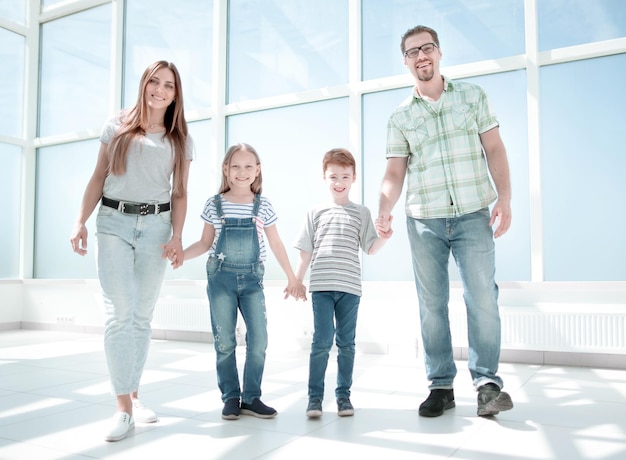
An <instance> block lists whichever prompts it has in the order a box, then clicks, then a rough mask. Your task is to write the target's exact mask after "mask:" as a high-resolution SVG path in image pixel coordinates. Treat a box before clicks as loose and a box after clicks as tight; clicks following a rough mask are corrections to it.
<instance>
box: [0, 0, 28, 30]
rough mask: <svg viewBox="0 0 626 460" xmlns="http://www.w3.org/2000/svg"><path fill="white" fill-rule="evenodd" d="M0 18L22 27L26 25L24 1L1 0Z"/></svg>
mask: <svg viewBox="0 0 626 460" xmlns="http://www.w3.org/2000/svg"><path fill="white" fill-rule="evenodd" d="M0 18H2V19H6V20H8V21H13V22H17V23H18V24H22V25H24V24H25V23H26V2H25V1H24V0H2V3H0Z"/></svg>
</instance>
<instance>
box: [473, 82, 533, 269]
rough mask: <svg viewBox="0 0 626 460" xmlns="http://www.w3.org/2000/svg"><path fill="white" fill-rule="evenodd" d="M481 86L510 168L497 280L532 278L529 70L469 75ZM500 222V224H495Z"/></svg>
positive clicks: (497, 246)
mask: <svg viewBox="0 0 626 460" xmlns="http://www.w3.org/2000/svg"><path fill="white" fill-rule="evenodd" d="M467 81H470V82H472V83H476V84H477V85H480V86H482V87H483V88H484V89H485V91H486V92H487V95H488V97H489V104H490V105H491V106H492V108H493V111H494V112H495V113H496V116H497V117H498V122H499V123H500V135H501V136H502V141H503V142H504V146H505V147H506V151H507V156H508V159H509V169H510V171H511V191H512V196H513V198H512V199H511V212H512V216H513V220H512V222H511V228H510V229H509V231H508V232H507V233H506V234H505V235H504V236H501V237H500V238H498V239H496V280H497V281H530V196H529V195H530V194H529V193H528V190H529V175H528V123H527V120H528V117H527V110H526V109H527V101H526V86H527V83H526V72H525V71H523V70H519V71H516V72H507V73H501V74H493V75H486V76H482V77H475V78H468V79H467ZM496 225H497V224H496Z"/></svg>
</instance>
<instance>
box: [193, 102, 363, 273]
mask: <svg viewBox="0 0 626 460" xmlns="http://www.w3.org/2000/svg"><path fill="white" fill-rule="evenodd" d="M277 126H279V127H280V132H279V131H276V127H277ZM304 126H306V130H305V129H304V128H303V127H304ZM348 129H349V109H348V100H347V99H345V98H343V99H334V100H330V101H323V102H316V103H312V104H303V105H297V106H293V107H286V108H281V109H274V110H266V111H262V112H255V113H249V114H245V115H236V116H232V117H229V119H228V144H229V145H231V144H234V143H236V142H245V143H247V144H250V145H252V146H253V147H254V148H255V149H256V150H257V152H258V153H259V156H260V157H261V165H262V171H263V195H265V196H266V197H267V198H268V199H269V200H270V201H271V202H272V204H273V205H274V208H275V210H276V213H277V214H278V223H277V225H278V231H279V233H280V236H281V239H282V241H283V243H284V245H285V248H287V252H288V254H289V257H290V259H291V262H292V265H293V266H294V267H295V263H296V262H297V260H298V253H297V251H296V250H295V248H293V243H294V240H295V238H296V237H297V234H298V231H299V230H300V226H301V225H302V222H303V221H304V218H305V215H306V210H307V208H308V207H309V206H312V205H314V204H316V203H318V202H320V201H324V200H326V199H327V190H326V188H325V186H324V182H323V181H322V157H323V156H324V153H326V152H327V151H328V150H330V149H331V148H333V147H348V146H349V138H348ZM268 133H276V134H280V135H270V136H268ZM224 153H225V152H220V155H219V158H220V160H219V161H220V162H221V160H222V159H223V157H224ZM352 153H353V154H354V155H355V157H356V158H357V162H360V155H359V152H352ZM220 177H221V176H220ZM218 187H219V183H215V185H214V186H213V187H212V190H211V192H210V195H213V194H215V193H217V189H218ZM206 198H208V196H207V197H206ZM353 199H354V200H358V201H360V200H359V197H353ZM198 214H199V213H198ZM265 277H266V279H285V275H284V273H283V271H282V269H281V268H280V266H279V265H278V263H277V262H276V259H275V258H274V255H273V254H272V253H271V251H269V249H268V257H267V265H266V272H265Z"/></svg>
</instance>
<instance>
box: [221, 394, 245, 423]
mask: <svg viewBox="0 0 626 460" xmlns="http://www.w3.org/2000/svg"><path fill="white" fill-rule="evenodd" d="M240 412H241V411H240V408H239V398H232V399H229V400H227V401H226V402H225V403H224V408H223V409H222V418H223V419H224V420H237V419H238V418H239V413H240Z"/></svg>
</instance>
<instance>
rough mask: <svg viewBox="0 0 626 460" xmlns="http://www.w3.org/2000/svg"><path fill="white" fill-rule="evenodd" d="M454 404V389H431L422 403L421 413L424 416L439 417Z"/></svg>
mask: <svg viewBox="0 0 626 460" xmlns="http://www.w3.org/2000/svg"><path fill="white" fill-rule="evenodd" d="M454 406H456V404H455V402H454V390H452V389H450V390H431V392H430V394H429V395H428V398H426V400H425V401H424V402H423V403H422V404H421V405H420V409H419V414H420V415H421V416H422V417H439V416H440V415H442V414H443V411H445V410H448V409H452V408H453V407H454Z"/></svg>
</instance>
